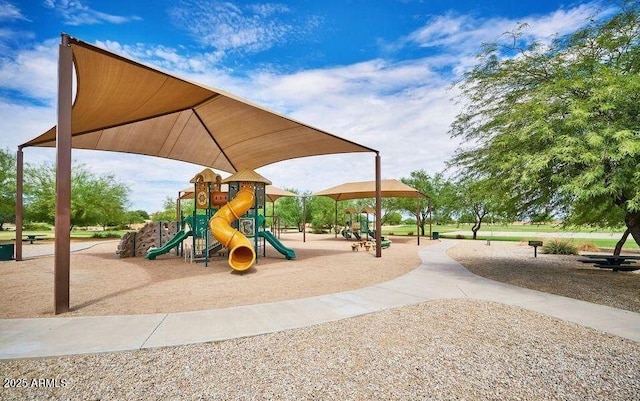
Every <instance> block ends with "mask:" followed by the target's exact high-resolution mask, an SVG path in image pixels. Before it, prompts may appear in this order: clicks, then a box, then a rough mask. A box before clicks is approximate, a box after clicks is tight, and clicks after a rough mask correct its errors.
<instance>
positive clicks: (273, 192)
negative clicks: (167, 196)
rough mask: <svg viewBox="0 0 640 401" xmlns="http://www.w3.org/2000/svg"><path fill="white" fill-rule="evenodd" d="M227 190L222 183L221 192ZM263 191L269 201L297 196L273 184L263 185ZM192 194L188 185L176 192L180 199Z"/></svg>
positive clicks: (189, 196)
mask: <svg viewBox="0 0 640 401" xmlns="http://www.w3.org/2000/svg"><path fill="white" fill-rule="evenodd" d="M228 190H229V187H228V186H227V185H226V184H224V185H223V186H222V192H227V191H228ZM265 191H266V197H267V200H268V201H269V202H275V201H276V200H277V199H280V198H285V197H291V198H294V197H296V196H298V195H297V194H294V193H293V192H289V191H287V190H284V189H281V188H278V187H274V186H273V185H267V186H266V187H265ZM193 194H194V189H193V187H189V188H185V189H183V190H182V191H180V192H179V193H178V198H180V199H193V196H194V195H193Z"/></svg>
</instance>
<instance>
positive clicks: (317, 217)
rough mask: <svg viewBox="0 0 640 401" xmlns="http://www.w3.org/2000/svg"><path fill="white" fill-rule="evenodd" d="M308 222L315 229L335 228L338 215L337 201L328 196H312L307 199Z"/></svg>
mask: <svg viewBox="0 0 640 401" xmlns="http://www.w3.org/2000/svg"><path fill="white" fill-rule="evenodd" d="M306 208H307V216H309V218H310V219H309V220H307V221H308V222H310V223H311V225H312V226H313V227H317V228H330V227H333V225H334V221H335V214H336V204H335V201H334V200H333V199H331V198H328V197H326V196H311V197H309V198H307V204H306Z"/></svg>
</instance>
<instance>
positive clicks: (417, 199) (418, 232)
mask: <svg viewBox="0 0 640 401" xmlns="http://www.w3.org/2000/svg"><path fill="white" fill-rule="evenodd" d="M416 225H417V227H416V233H417V234H418V245H420V198H416Z"/></svg>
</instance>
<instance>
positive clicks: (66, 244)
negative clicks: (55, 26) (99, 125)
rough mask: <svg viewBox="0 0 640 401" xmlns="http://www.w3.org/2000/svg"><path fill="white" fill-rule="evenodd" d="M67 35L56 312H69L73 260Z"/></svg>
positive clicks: (61, 72) (61, 58)
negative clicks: (71, 262) (71, 260)
mask: <svg viewBox="0 0 640 401" xmlns="http://www.w3.org/2000/svg"><path fill="white" fill-rule="evenodd" d="M70 41H71V38H70V37H69V36H68V35H66V34H63V35H62V41H61V43H60V47H59V55H58V126H57V136H56V218H55V235H56V242H55V268H54V313H55V314H56V315H57V314H60V313H64V312H68V311H69V272H70V259H71V238H70V231H71V106H72V102H73V98H72V97H73V50H72V49H71V43H70Z"/></svg>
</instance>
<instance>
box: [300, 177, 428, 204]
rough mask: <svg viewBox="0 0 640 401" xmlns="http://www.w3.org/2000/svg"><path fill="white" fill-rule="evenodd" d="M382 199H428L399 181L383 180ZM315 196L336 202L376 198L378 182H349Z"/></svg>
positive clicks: (324, 190)
mask: <svg viewBox="0 0 640 401" xmlns="http://www.w3.org/2000/svg"><path fill="white" fill-rule="evenodd" d="M381 184H382V191H381V192H382V197H383V198H426V197H427V196H426V195H423V194H421V193H420V192H418V190H417V189H414V188H412V187H410V186H408V185H407V184H404V183H402V182H400V181H398V180H382V181H381ZM312 195H313V196H328V197H329V198H332V199H334V200H336V201H340V200H350V199H364V198H375V197H376V182H375V181H362V182H348V183H346V184H342V185H338V186H336V187H332V188H327V189H323V190H322V191H319V192H316V193H314V194H312Z"/></svg>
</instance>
